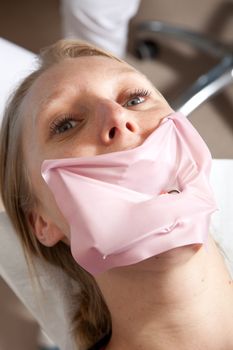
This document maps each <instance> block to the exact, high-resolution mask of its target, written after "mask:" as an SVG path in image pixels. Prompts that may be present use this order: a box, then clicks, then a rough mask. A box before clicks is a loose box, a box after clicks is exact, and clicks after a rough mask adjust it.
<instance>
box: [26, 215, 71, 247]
mask: <svg viewBox="0 0 233 350" xmlns="http://www.w3.org/2000/svg"><path fill="white" fill-rule="evenodd" d="M29 222H30V224H31V226H32V228H33V230H34V233H35V235H36V237H37V239H38V240H39V241H40V243H41V244H43V245H45V246H46V247H52V246H54V245H55V244H56V243H58V242H59V241H61V240H64V239H65V238H66V237H65V235H64V233H63V232H62V231H61V229H60V228H59V227H58V226H57V225H56V224H55V223H54V222H53V221H52V220H51V219H50V218H48V217H47V216H46V215H44V214H41V213H39V211H38V212H36V211H33V212H31V213H30V214H29Z"/></svg>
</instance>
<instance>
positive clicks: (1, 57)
mask: <svg viewBox="0 0 233 350" xmlns="http://www.w3.org/2000/svg"><path fill="white" fill-rule="evenodd" d="M0 53H1V54H0V77H1V78H0V80H1V84H0V122H1V120H2V113H3V109H4V106H5V103H6V100H7V98H8V96H9V94H10V92H11V91H12V90H13V88H14V87H15V86H16V85H17V83H19V82H20V80H22V79H23V78H24V77H25V76H27V75H28V74H29V73H30V72H31V71H32V70H33V69H34V68H35V66H36V61H35V58H36V55H34V54H33V53H31V52H29V51H27V50H25V49H23V48H22V47H19V46H17V45H15V44H13V43H11V42H9V41H7V40H5V39H3V38H0Z"/></svg>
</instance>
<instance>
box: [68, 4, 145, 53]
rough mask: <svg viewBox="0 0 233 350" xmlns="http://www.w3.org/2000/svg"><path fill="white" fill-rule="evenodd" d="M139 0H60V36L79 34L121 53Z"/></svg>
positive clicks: (83, 38)
mask: <svg viewBox="0 0 233 350" xmlns="http://www.w3.org/2000/svg"><path fill="white" fill-rule="evenodd" d="M139 4H140V0H98V1H96V0H62V1H61V15H62V16H61V18H62V31H63V36H64V37H66V38H78V39H82V40H86V41H88V42H90V43H93V44H96V45H97V46H99V47H101V48H103V49H106V50H108V51H110V52H112V53H114V54H116V55H117V56H119V57H124V55H125V51H126V45H127V39H128V23H129V21H130V19H131V18H132V17H133V16H134V15H135V14H136V12H137V10H138V7H139Z"/></svg>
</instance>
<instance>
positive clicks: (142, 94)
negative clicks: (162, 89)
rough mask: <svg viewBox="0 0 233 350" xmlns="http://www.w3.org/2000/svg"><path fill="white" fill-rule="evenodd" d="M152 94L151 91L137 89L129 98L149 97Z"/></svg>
mask: <svg viewBox="0 0 233 350" xmlns="http://www.w3.org/2000/svg"><path fill="white" fill-rule="evenodd" d="M150 94H151V91H149V90H146V89H135V90H134V91H131V92H130V93H129V95H128V96H127V98H134V97H149V96H150Z"/></svg>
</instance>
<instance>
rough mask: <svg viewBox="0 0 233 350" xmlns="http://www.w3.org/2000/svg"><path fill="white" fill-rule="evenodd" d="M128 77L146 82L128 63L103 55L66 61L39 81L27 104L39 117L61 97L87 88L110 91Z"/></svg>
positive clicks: (35, 84)
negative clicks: (41, 112) (108, 89)
mask: <svg viewBox="0 0 233 350" xmlns="http://www.w3.org/2000/svg"><path fill="white" fill-rule="evenodd" d="M129 77H136V78H137V79H145V80H147V79H146V77H144V76H143V75H142V74H141V73H139V72H138V71H137V70H136V69H134V68H133V67H132V66H130V65H128V64H127V63H126V62H124V61H122V62H121V61H117V60H115V59H113V58H108V57H104V56H85V57H77V58H66V59H64V60H63V61H61V62H60V63H57V64H55V65H53V66H52V67H50V68H49V69H48V70H46V71H45V72H43V73H42V74H41V75H40V76H39V77H38V78H37V79H36V81H35V82H34V83H33V85H32V86H31V88H30V91H29V92H28V94H27V96H26V98H25V101H24V102H25V103H26V106H27V109H31V110H32V113H33V114H35V115H36V114H37V113H38V112H39V110H41V109H43V107H44V106H45V105H46V104H47V103H48V102H50V101H53V100H55V99H57V98H59V97H62V96H64V95H66V96H67V95H69V94H70V93H71V94H76V93H78V92H79V91H80V90H81V89H84V88H85V89H92V88H93V89H97V88H98V89H99V90H100V89H101V88H102V87H105V88H106V87H108V88H111V84H113V83H114V82H116V83H117V82H118V81H120V82H121V81H122V80H125V81H127V79H128V78H129ZM147 81H148V80H147ZM108 84H109V85H108Z"/></svg>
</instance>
